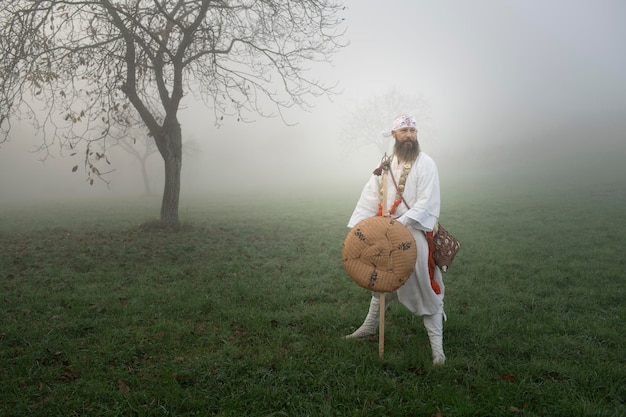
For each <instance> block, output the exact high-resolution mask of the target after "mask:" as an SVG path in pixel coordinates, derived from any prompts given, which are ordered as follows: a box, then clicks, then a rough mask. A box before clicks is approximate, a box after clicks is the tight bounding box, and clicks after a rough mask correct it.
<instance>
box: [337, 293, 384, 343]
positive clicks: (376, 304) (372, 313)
mask: <svg viewBox="0 0 626 417" xmlns="http://www.w3.org/2000/svg"><path fill="white" fill-rule="evenodd" d="M379 317H380V299H379V297H378V294H376V295H373V296H372V301H370V309H369V311H368V312H367V317H365V321H363V324H362V325H361V327H359V328H358V329H356V330H355V331H354V333H352V334H349V335H347V336H344V338H345V339H363V338H367V337H370V336H374V335H375V334H376V329H377V328H378V319H379Z"/></svg>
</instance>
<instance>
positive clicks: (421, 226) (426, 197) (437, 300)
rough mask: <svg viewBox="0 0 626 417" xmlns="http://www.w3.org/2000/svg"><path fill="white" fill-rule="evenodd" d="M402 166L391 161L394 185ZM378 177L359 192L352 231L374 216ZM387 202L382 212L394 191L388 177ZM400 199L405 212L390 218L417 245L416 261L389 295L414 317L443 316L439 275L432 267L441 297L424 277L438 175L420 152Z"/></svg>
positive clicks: (437, 195)
mask: <svg viewBox="0 0 626 417" xmlns="http://www.w3.org/2000/svg"><path fill="white" fill-rule="evenodd" d="M403 166H404V164H399V163H398V160H397V158H396V157H394V159H393V160H392V161H391V170H392V171H393V176H394V178H395V180H396V183H398V181H400V176H401V175H402V170H403ZM382 177H383V176H382V175H381V176H377V175H372V177H371V178H370V180H369V181H368V183H367V184H366V185H365V187H364V188H363V191H362V192H361V197H360V198H359V201H358V202H357V205H356V208H355V209H354V212H353V213H352V217H350V221H349V222H348V227H350V228H351V227H353V226H354V225H356V224H357V223H358V222H360V221H361V220H364V219H367V218H369V217H373V216H376V213H377V211H378V203H379V201H380V187H381V181H382ZM385 177H386V183H387V184H386V187H387V202H386V206H385V207H386V210H389V209H390V208H391V207H392V206H393V202H394V200H395V199H396V187H395V186H394V183H393V179H392V178H391V175H389V174H387V175H386V176H385ZM403 196H404V199H405V200H406V202H407V203H408V204H409V206H410V207H411V209H410V210H409V209H408V208H407V207H406V205H405V204H404V203H401V204H400V205H399V206H398V207H397V208H396V211H395V213H394V214H393V216H392V217H394V218H398V221H399V222H400V223H402V224H404V225H405V226H406V227H407V228H408V229H409V230H410V231H411V233H412V234H413V237H414V238H415V242H416V243H417V261H416V262H415V270H414V271H413V273H412V274H411V276H410V277H409V279H408V280H407V282H405V283H404V285H403V286H402V287H400V288H399V289H398V290H396V291H395V294H392V297H393V298H396V297H397V299H398V301H400V303H402V304H403V305H404V306H405V307H407V308H408V309H409V311H411V312H413V313H414V314H417V315H420V316H423V315H432V314H437V313H443V297H444V293H445V286H444V283H443V279H442V276H441V271H440V270H439V268H438V267H435V281H437V283H438V284H439V287H440V288H441V294H436V293H435V292H434V291H433V289H432V287H431V285H430V275H429V274H428V242H427V241H426V236H424V231H432V230H433V228H434V227H435V225H436V224H437V220H438V218H439V211H440V206H441V199H440V193H439V172H438V170H437V165H436V164H435V161H433V159H432V158H430V157H429V156H428V155H426V154H425V153H423V152H420V154H419V156H418V157H417V159H416V160H415V162H413V166H412V167H411V170H410V171H409V173H408V175H407V178H406V184H405V188H404V193H403Z"/></svg>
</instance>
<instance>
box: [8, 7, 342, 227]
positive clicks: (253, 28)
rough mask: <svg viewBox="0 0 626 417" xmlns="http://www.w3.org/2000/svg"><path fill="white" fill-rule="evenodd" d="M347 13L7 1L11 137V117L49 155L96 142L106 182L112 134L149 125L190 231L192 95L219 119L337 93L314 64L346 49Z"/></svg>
mask: <svg viewBox="0 0 626 417" xmlns="http://www.w3.org/2000/svg"><path fill="white" fill-rule="evenodd" d="M343 9H344V8H343V7H342V6H341V5H340V4H339V3H338V2H337V1H335V0H298V1H290V0H2V1H1V2H0V47H1V48H0V134H1V135H2V136H0V141H4V140H6V139H7V138H8V133H9V131H10V128H11V120H13V119H26V120H28V121H29V122H31V123H32V124H33V125H34V126H35V127H37V128H39V129H40V131H41V132H42V150H43V151H44V152H47V151H48V149H49V147H50V146H51V145H52V144H54V143H57V144H58V145H60V146H61V148H62V149H63V150H65V149H70V150H71V152H72V153H76V152H79V147H80V146H81V145H84V147H85V149H84V151H85V152H84V155H85V157H84V158H85V159H84V162H85V166H86V168H87V171H88V175H90V176H95V177H99V176H100V175H101V173H102V172H101V171H100V168H99V166H100V165H101V164H102V162H103V161H104V162H106V163H109V161H108V158H107V156H106V149H107V140H109V141H110V140H111V138H112V137H121V136H123V135H124V131H125V130H126V129H128V128H131V127H136V125H137V124H138V123H141V124H143V125H144V126H145V127H147V130H148V131H149V134H150V136H151V137H152V139H153V140H154V143H155V144H156V148H157V149H158V151H159V153H160V155H161V157H162V158H163V162H164V171H165V175H164V178H165V183H164V190H163V200H162V204H161V222H162V223H163V224H164V225H167V226H178V224H179V220H178V205H179V197H180V176H181V167H182V140H181V138H182V133H181V126H180V123H179V118H178V112H179V110H180V106H181V101H182V100H183V98H184V97H185V95H186V94H187V95H193V96H194V97H195V98H196V99H200V100H202V101H204V103H206V104H207V105H208V106H210V107H211V108H212V109H213V112H214V119H215V121H216V123H219V122H220V121H221V120H223V118H224V117H225V116H226V117H232V118H236V119H237V120H246V119H248V118H249V117H250V115H252V114H260V115H262V116H267V117H271V116H282V113H281V111H282V109H284V108H289V107H292V106H300V107H303V108H308V106H309V100H310V99H311V98H312V97H318V96H320V95H328V94H332V93H333V91H332V87H328V86H327V85H325V84H324V83H322V82H321V81H319V80H317V79H315V78H314V77H313V76H311V75H310V72H309V71H308V65H309V64H310V63H311V62H315V61H322V62H327V61H329V60H330V58H331V56H332V54H333V53H334V52H336V50H337V49H338V48H340V47H341V46H343V45H342V44H341V42H340V40H341V36H342V24H341V21H342V19H341V17H340V13H341V10H343ZM80 152H82V150H81V151H80ZM79 155H80V153H79ZM90 182H92V183H93V178H92V179H91V180H90Z"/></svg>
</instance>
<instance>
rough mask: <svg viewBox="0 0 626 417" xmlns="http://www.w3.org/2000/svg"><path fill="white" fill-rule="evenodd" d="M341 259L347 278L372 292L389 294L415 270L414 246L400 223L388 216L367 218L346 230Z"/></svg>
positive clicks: (415, 253) (407, 231) (411, 238)
mask: <svg viewBox="0 0 626 417" xmlns="http://www.w3.org/2000/svg"><path fill="white" fill-rule="evenodd" d="M342 257H343V265H344V267H345V269H346V271H347V272H348V275H349V276H350V278H352V280H353V281H354V282H356V283H357V284H358V285H359V286H361V287H363V288H365V289H367V290H370V291H373V292H392V291H395V290H397V289H398V288H400V287H401V286H402V285H403V284H404V283H405V282H406V280H407V279H408V278H409V276H411V273H412V272H413V270H414V269H415V261H416V259H417V245H416V243H415V239H414V238H413V235H412V234H411V232H410V231H409V229H407V228H406V227H405V226H404V225H403V224H402V223H400V222H398V221H396V220H394V219H392V218H390V217H371V218H369V219H365V220H362V221H360V222H359V223H357V224H356V225H355V226H354V227H353V228H352V229H351V230H350V232H349V233H348V236H346V239H345V241H344V242H343V250H342Z"/></svg>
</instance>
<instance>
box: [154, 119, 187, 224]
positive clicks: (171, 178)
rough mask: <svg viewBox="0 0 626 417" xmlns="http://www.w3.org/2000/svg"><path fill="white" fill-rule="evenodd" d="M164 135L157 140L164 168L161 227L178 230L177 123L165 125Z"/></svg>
mask: <svg viewBox="0 0 626 417" xmlns="http://www.w3.org/2000/svg"><path fill="white" fill-rule="evenodd" d="M163 128H164V134H163V136H161V137H159V138H158V140H157V146H158V148H159V152H160V153H161V156H162V157H163V162H164V166H165V184H164V188H163V200H162V202H161V225H163V226H165V227H171V228H175V229H178V228H179V227H180V221H179V220H178V203H179V198H180V174H181V169H182V138H181V136H182V134H181V129H180V125H179V124H178V122H173V123H169V125H168V124H167V123H166V124H165V125H164V127H163Z"/></svg>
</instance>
